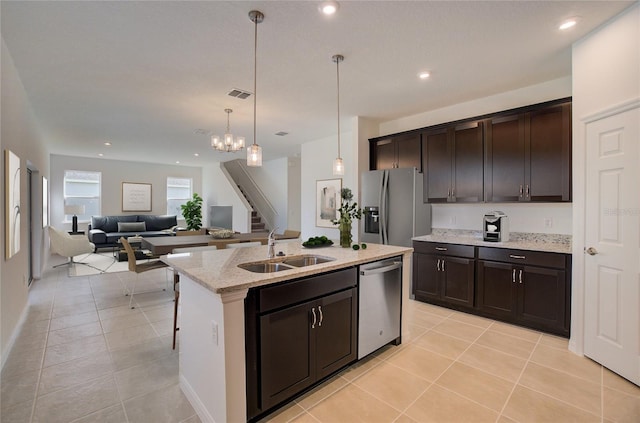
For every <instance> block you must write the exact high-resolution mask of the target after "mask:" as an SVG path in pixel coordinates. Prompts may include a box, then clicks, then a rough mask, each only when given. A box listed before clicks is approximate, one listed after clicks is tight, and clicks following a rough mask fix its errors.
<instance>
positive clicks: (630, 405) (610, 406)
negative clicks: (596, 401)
mask: <svg viewBox="0 0 640 423" xmlns="http://www.w3.org/2000/svg"><path fill="white" fill-rule="evenodd" d="M603 402H604V418H605V419H608V420H611V421H613V422H616V423H637V422H639V421H640V397H638V396H634V395H627V394H624V393H622V392H620V391H616V390H613V389H610V388H604V401H603Z"/></svg>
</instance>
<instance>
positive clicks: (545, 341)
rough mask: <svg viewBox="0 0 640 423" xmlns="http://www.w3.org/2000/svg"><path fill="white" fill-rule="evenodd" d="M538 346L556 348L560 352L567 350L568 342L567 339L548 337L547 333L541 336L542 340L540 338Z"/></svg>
mask: <svg viewBox="0 0 640 423" xmlns="http://www.w3.org/2000/svg"><path fill="white" fill-rule="evenodd" d="M540 344H542V345H546V346H547V347H554V348H558V349H561V350H568V349H569V340H568V339H567V338H562V337H560V336H554V335H549V334H547V333H543V334H542V338H540Z"/></svg>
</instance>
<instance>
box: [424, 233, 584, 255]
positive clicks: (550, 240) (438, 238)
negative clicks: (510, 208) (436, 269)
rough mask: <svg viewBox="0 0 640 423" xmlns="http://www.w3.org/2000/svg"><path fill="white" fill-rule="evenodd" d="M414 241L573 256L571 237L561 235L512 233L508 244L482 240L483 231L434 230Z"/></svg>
mask: <svg viewBox="0 0 640 423" xmlns="http://www.w3.org/2000/svg"><path fill="white" fill-rule="evenodd" d="M413 240H414V241H428V242H441V243H446V244H464V245H476V246H480V247H494V248H513V249H517V250H531V251H546V252H551V253H563V254H571V235H560V234H540V233H528V232H511V233H510V234H509V241H507V242H489V241H484V240H483V239H482V231H470V230H461V229H438V228H434V229H433V231H432V233H431V235H424V236H417V237H415V238H413Z"/></svg>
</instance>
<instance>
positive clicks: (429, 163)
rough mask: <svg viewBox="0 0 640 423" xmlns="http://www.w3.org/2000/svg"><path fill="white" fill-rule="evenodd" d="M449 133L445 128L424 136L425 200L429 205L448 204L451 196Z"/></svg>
mask: <svg viewBox="0 0 640 423" xmlns="http://www.w3.org/2000/svg"><path fill="white" fill-rule="evenodd" d="M447 133H448V131H447V129H446V128H444V129H441V130H439V131H435V132H427V133H424V134H423V135H422V139H423V149H422V151H423V155H424V156H423V163H424V167H425V168H424V176H423V177H424V198H425V201H426V202H428V203H446V202H447V201H449V197H450V194H451V152H450V150H449V142H448V134H447Z"/></svg>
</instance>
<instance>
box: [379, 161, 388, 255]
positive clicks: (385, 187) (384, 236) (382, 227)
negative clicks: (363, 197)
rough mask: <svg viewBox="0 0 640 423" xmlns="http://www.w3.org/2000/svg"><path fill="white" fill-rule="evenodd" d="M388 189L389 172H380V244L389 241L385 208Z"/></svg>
mask: <svg viewBox="0 0 640 423" xmlns="http://www.w3.org/2000/svg"><path fill="white" fill-rule="evenodd" d="M388 190H389V172H388V171H386V170H385V171H384V172H383V174H382V190H381V196H382V199H381V202H380V210H381V218H382V219H381V222H380V234H381V235H382V244H387V243H388V242H389V234H388V233H387V231H388V210H387V205H388V204H387V194H388Z"/></svg>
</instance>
